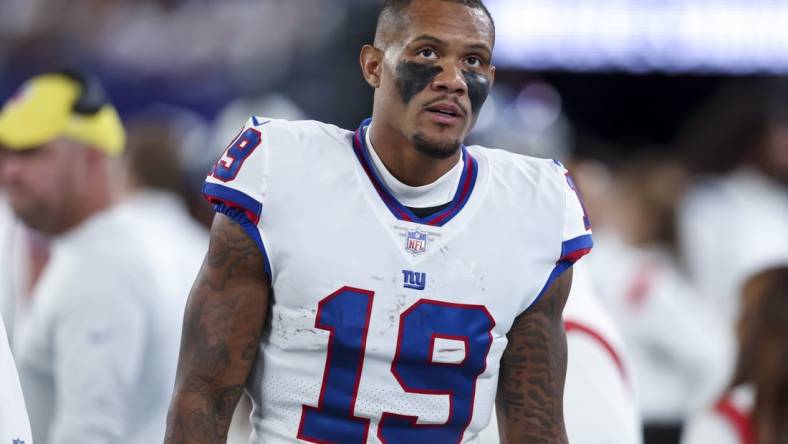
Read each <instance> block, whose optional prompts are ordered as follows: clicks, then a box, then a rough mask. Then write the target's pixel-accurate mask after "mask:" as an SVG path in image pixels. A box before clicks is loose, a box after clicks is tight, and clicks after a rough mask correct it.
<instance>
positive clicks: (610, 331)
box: [479, 263, 643, 444]
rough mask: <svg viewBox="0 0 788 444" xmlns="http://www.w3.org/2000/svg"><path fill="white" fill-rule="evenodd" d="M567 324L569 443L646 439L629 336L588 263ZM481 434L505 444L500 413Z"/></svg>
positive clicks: (578, 274)
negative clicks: (609, 311)
mask: <svg viewBox="0 0 788 444" xmlns="http://www.w3.org/2000/svg"><path fill="white" fill-rule="evenodd" d="M564 325H565V327H566V342H567V369H566V388H565V389H564V416H565V420H566V435H567V437H568V438H569V442H570V443H572V444H639V443H642V442H643V428H642V427H643V424H642V422H641V420H640V412H639V409H638V405H637V402H636V399H635V391H634V386H633V381H632V366H631V364H630V360H629V356H628V353H627V350H626V347H625V343H624V339H623V337H622V336H621V333H620V332H619V329H618V327H617V326H616V325H615V323H614V322H613V320H612V319H611V318H610V317H609V315H608V314H607V311H606V310H605V308H604V306H603V305H602V304H601V302H600V301H599V300H598V298H597V295H596V294H595V292H594V286H593V281H592V278H591V270H590V268H589V267H588V264H584V263H580V264H577V265H575V267H574V275H573V279H572V290H571V291H570V293H569V299H568V300H567V303H566V308H565V309H564ZM479 437H480V440H479V443H480V444H498V443H499V442H500V440H499V438H498V423H497V421H496V420H495V416H493V420H492V421H491V422H490V426H489V427H487V428H486V429H485V430H484V431H482V433H481V434H480V435H479Z"/></svg>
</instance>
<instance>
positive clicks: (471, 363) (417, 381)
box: [298, 287, 495, 444]
mask: <svg viewBox="0 0 788 444" xmlns="http://www.w3.org/2000/svg"><path fill="white" fill-rule="evenodd" d="M372 299H373V293H372V292H371V291H367V290H360V289H356V288H351V287H343V288H342V289H340V290H339V291H337V292H335V293H333V294H331V295H330V296H328V297H326V298H325V299H323V300H322V301H321V302H320V305H319V307H318V313H317V320H316V322H315V326H316V327H317V328H320V329H323V330H327V331H329V333H330V334H329V341H328V354H327V357H326V366H325V370H324V373H323V385H322V388H321V391H320V397H319V400H318V406H317V407H311V406H306V405H304V406H303V407H302V414H301V424H300V426H299V429H298V438H299V439H303V440H306V441H309V442H314V443H320V444H363V443H365V442H366V441H367V434H368V432H369V419H367V418H361V417H357V416H355V401H356V396H357V393H358V386H359V382H360V378H361V371H362V366H363V362H364V348H365V345H366V337H367V330H368V327H369V318H370V315H371V311H372ZM494 326H495V321H493V319H492V317H491V316H490V314H489V313H488V312H487V309H486V308H484V307H483V306H481V305H464V304H452V303H447V302H440V301H434V300H429V299H421V300H419V301H418V302H417V303H415V304H414V305H413V306H411V307H410V308H409V309H407V310H406V311H405V312H403V313H402V315H400V327H399V329H400V330H399V334H398V340H397V351H396V354H395V356H394V360H393V361H392V363H391V372H392V374H393V375H394V377H395V378H396V379H397V381H398V382H399V384H400V385H401V386H402V388H403V390H404V391H406V392H408V393H422V394H434V395H444V396H446V395H447V396H448V397H449V415H448V420H447V421H446V422H445V423H444V424H428V425H418V424H417V423H416V422H417V420H418V417H416V416H403V415H398V414H394V413H384V414H383V416H382V417H381V420H380V424H379V426H378V438H380V440H381V441H382V442H384V443H387V444H405V443H413V442H430V443H435V444H437V443H458V442H460V440H461V439H462V435H463V433H464V432H465V429H466V428H467V427H468V425H469V424H470V421H471V417H472V415H473V402H474V397H475V392H476V380H477V378H478V377H479V375H481V374H482V373H483V372H484V369H485V368H486V361H487V354H488V353H489V351H490V346H491V345H492V333H491V332H492V329H493V327H494ZM436 338H442V339H449V340H453V341H460V342H463V343H464V348H465V350H464V351H465V357H464V359H462V360H460V361H459V362H456V363H454V362H452V363H446V362H435V361H434V360H433V350H434V349H435V346H436V344H435V339H436Z"/></svg>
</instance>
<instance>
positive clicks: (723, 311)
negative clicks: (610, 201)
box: [678, 81, 788, 375]
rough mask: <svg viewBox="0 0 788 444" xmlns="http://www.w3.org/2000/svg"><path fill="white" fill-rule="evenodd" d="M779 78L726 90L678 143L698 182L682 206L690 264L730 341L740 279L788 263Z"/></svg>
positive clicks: (787, 133) (786, 167) (787, 162)
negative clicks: (685, 154)
mask: <svg viewBox="0 0 788 444" xmlns="http://www.w3.org/2000/svg"><path fill="white" fill-rule="evenodd" d="M784 97H785V88H784V85H780V84H779V83H778V82H767V81H755V82H742V81H740V82H737V83H732V84H730V85H728V86H727V87H726V88H723V89H722V90H721V91H720V92H719V93H718V94H717V95H715V96H714V97H713V98H712V99H711V100H710V101H709V103H708V104H707V105H706V106H705V107H703V108H702V109H701V110H700V111H699V112H698V113H697V115H696V116H695V117H694V118H693V119H692V120H690V122H689V124H688V125H687V129H686V130H685V134H684V135H683V136H682V137H680V139H681V140H683V142H682V145H684V147H683V151H684V152H686V153H687V156H688V157H689V160H690V166H691V167H692V169H693V172H694V173H695V174H696V175H697V178H696V180H695V183H694V184H693V186H692V187H691V189H690V190H689V192H688V193H687V195H686V197H685V198H684V199H683V202H682V204H681V206H680V207H679V213H678V215H679V225H678V228H679V235H680V238H681V244H682V246H683V251H682V254H683V256H684V257H685V259H686V264H687V268H688V270H689V271H690V273H691V277H692V279H693V280H694V282H695V283H696V285H697V288H698V289H699V291H700V295H701V297H702V299H703V311H704V312H706V313H709V314H710V315H712V317H713V319H715V320H716V321H717V323H718V324H719V327H720V328H723V329H726V330H727V333H726V336H727V337H729V338H731V339H730V340H728V341H727V342H726V343H725V344H724V345H725V346H726V347H727V349H728V352H727V355H729V359H728V360H727V361H726V362H724V363H721V365H719V367H720V368H722V369H723V371H724V372H725V373H727V374H728V375H730V374H731V373H732V372H733V368H734V361H735V358H734V356H735V349H736V342H735V340H733V338H734V337H735V334H734V325H735V322H736V319H737V318H738V317H739V313H740V298H739V294H740V290H741V288H742V285H743V284H744V282H745V280H746V279H747V278H748V277H749V276H750V275H752V274H753V273H755V272H757V271H759V270H762V269H764V268H766V267H770V266H773V265H775V264H779V263H786V262H788V105H787V104H786V102H785V100H784Z"/></svg>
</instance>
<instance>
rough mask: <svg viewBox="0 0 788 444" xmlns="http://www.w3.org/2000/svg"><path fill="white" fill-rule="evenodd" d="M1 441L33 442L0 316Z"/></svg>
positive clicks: (24, 443)
mask: <svg viewBox="0 0 788 444" xmlns="http://www.w3.org/2000/svg"><path fill="white" fill-rule="evenodd" d="M0 442H2V443H3V444H6V443H9V444H33V437H32V434H31V433H30V421H29V420H28V418H27V409H26V408H25V400H24V398H23V396H22V388H21V387H20V386H19V376H18V375H17V373H16V366H15V365H14V357H13V355H11V349H10V348H9V346H8V337H7V336H6V334H5V325H4V324H3V318H2V316H0Z"/></svg>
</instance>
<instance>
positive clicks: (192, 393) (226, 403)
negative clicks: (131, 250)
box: [168, 214, 269, 442]
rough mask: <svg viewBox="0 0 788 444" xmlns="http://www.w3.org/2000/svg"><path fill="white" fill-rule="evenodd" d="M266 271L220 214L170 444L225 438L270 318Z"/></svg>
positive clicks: (184, 357) (187, 327)
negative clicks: (175, 439) (186, 439)
mask: <svg viewBox="0 0 788 444" xmlns="http://www.w3.org/2000/svg"><path fill="white" fill-rule="evenodd" d="M263 264H264V262H263V255H262V252H261V251H260V250H259V247H258V245H257V244H256V243H255V242H254V241H253V240H252V239H251V238H250V236H249V235H248V234H247V233H246V232H245V231H244V229H243V228H242V227H241V226H240V225H239V224H238V223H236V222H234V221H232V220H230V219H228V218H227V217H226V216H224V215H222V214H217V215H216V217H215V219H214V223H213V226H212V228H211V239H210V244H209V248H208V253H207V255H206V257H205V260H204V262H203V265H202V268H201V269H200V273H199V275H198V277H197V280H196V282H195V283H194V286H193V287H192V290H191V293H190V295H189V300H188V303H187V305H186V311H185V314H184V322H183V334H182V340H181V351H180V358H179V362H178V374H177V378H176V385H175V392H174V394H173V400H172V405H171V408H170V415H171V418H170V421H169V432H168V435H169V436H170V438H171V439H172V437H177V436H180V434H187V435H191V436H194V437H196V438H199V439H202V440H203V441H204V442H213V441H212V440H215V439H219V438H221V437H222V436H223V435H225V434H226V432H227V427H229V420H230V417H231V416H232V413H233V409H234V407H235V404H236V403H237V402H238V399H239V398H240V396H241V393H242V390H243V386H244V384H245V382H246V379H247V377H248V375H249V372H250V370H251V368H252V365H253V362H254V359H255V357H256V354H257V347H258V343H259V340H260V335H261V333H262V329H263V326H264V322H265V318H266V314H267V309H268V296H269V283H268V280H267V278H266V275H265V272H264V265H263ZM206 401H208V403H207V405H206ZM206 424H210V425H211V427H206V426H205V425H206ZM203 441H201V442H203Z"/></svg>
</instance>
